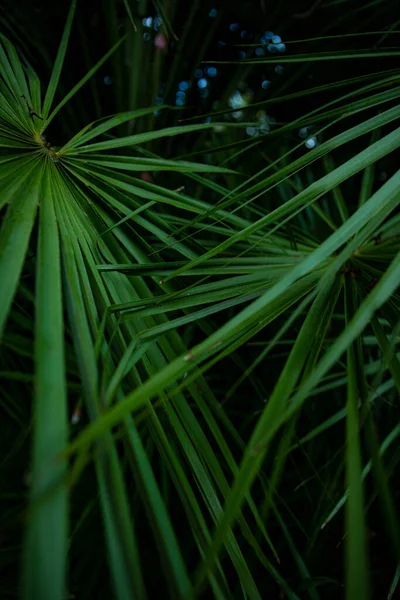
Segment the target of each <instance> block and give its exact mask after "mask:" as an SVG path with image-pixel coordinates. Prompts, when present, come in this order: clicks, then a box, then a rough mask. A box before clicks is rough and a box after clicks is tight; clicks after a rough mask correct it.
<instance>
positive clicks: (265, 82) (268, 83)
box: [261, 79, 271, 90]
mask: <svg viewBox="0 0 400 600" xmlns="http://www.w3.org/2000/svg"><path fill="white" fill-rule="evenodd" d="M270 85H271V82H270V81H268V79H264V81H263V82H262V84H261V87H262V89H263V90H266V89H267V87H268V86H270Z"/></svg>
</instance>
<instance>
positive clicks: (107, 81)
mask: <svg viewBox="0 0 400 600" xmlns="http://www.w3.org/2000/svg"><path fill="white" fill-rule="evenodd" d="M103 81H104V85H111V84H112V79H111V77H110V76H109V75H106V76H105V77H104V79H103Z"/></svg>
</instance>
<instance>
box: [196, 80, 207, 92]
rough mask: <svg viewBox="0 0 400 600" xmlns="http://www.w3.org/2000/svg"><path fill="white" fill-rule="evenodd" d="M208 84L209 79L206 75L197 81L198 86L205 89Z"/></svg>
mask: <svg viewBox="0 0 400 600" xmlns="http://www.w3.org/2000/svg"><path fill="white" fill-rule="evenodd" d="M207 85H208V81H207V79H205V78H204V77H202V78H201V79H199V80H198V82H197V86H198V87H199V88H200V89H201V90H203V89H204V88H206V87H207Z"/></svg>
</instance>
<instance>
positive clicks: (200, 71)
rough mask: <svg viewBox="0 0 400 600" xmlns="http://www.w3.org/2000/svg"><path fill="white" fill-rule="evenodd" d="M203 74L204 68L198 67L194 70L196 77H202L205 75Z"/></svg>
mask: <svg viewBox="0 0 400 600" xmlns="http://www.w3.org/2000/svg"><path fill="white" fill-rule="evenodd" d="M203 75H204V73H203V69H196V70H195V72H194V76H195V77H196V79H200V77H203Z"/></svg>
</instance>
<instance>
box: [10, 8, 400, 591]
mask: <svg viewBox="0 0 400 600" xmlns="http://www.w3.org/2000/svg"><path fill="white" fill-rule="evenodd" d="M75 4H76V3H75V1H73V2H72V4H71V8H70V12H69V15H68V18H67V21H66V25H65V29H64V33H63V36H62V40H61V43H60V46H59V50H58V53H57V57H56V60H55V62H54V66H53V69H52V73H51V77H50V80H49V84H48V86H47V88H46V92H45V93H44V94H42V85H41V81H40V79H39V77H38V75H37V74H36V72H35V71H34V69H33V67H32V66H31V64H30V62H28V60H27V58H26V56H25V55H24V54H23V53H21V54H18V53H17V51H16V49H15V47H14V45H13V44H12V43H11V42H10V41H9V40H8V39H7V38H6V37H4V36H1V43H0V66H1V79H0V129H1V137H0V178H1V183H2V185H1V192H0V206H1V208H2V215H1V229H0V282H1V287H0V335H1V347H0V376H1V378H2V381H3V386H2V392H1V399H2V407H3V413H4V420H3V424H2V428H3V436H2V439H1V444H2V463H3V473H4V475H3V476H2V478H3V483H4V487H5V489H6V492H5V494H4V496H3V497H2V502H3V508H4V510H3V515H4V516H3V529H4V531H5V534H4V535H5V539H6V543H7V548H8V551H9V556H11V561H10V558H8V559H7V560H6V559H4V563H3V566H4V565H5V566H8V565H10V564H12V566H13V568H12V569H11V570H10V571H9V576H8V578H7V580H6V582H5V584H4V586H3V589H2V590H0V592H1V594H3V596H4V597H12V596H13V594H14V592H15V581H16V580H17V577H18V575H17V574H16V568H17V567H16V564H17V563H18V560H19V556H20V554H21V553H20V550H19V545H20V539H21V538H23V540H24V541H23V546H24V549H23V552H22V554H23V558H22V579H21V581H22V593H23V597H24V598H26V599H28V598H41V599H43V600H46V599H49V600H58V599H61V598H65V597H77V598H79V597H84V598H86V597H88V598H89V597H96V598H103V597H104V598H105V597H107V598H108V597H110V593H112V594H113V595H114V597H115V598H118V600H125V599H126V600H128V599H130V598H145V597H152V596H154V597H157V595H158V594H159V590H160V586H162V589H163V590H164V588H165V590H166V591H163V592H162V594H163V596H166V597H171V598H182V599H186V598H195V597H200V596H201V595H204V596H207V595H208V596H209V597H213V598H214V597H215V598H218V599H225V598H251V599H257V598H264V597H266V596H267V595H268V594H271V597H278V595H279V594H280V593H282V594H284V595H285V596H284V597H287V598H289V599H291V600H295V599H298V598H303V597H310V598H312V600H317V599H318V598H325V597H327V595H326V594H328V593H330V590H332V594H333V597H338V595H342V594H343V592H342V589H341V587H340V586H341V569H340V568H337V567H336V566H335V567H333V568H332V569H328V567H327V563H329V562H331V560H330V559H329V560H326V561H325V562H321V559H320V556H319V554H320V548H321V547H323V545H324V542H323V541H321V536H323V535H324V533H325V532H324V531H322V532H321V531H320V530H321V527H322V528H323V529H324V530H325V531H326V530H327V529H328V528H329V526H330V523H331V521H333V523H334V520H333V519H334V517H336V515H337V514H338V513H340V510H341V508H342V507H343V506H344V505H345V507H346V518H345V522H344V532H343V533H344V535H345V541H344V545H345V548H346V560H345V562H344V564H345V566H346V578H345V588H346V597H347V598H348V599H350V598H351V599H353V598H368V597H369V596H370V595H371V594H372V593H373V590H375V589H376V586H377V585H379V584H380V580H378V583H377V580H376V578H374V579H373V581H372V582H371V580H370V579H371V578H370V573H369V564H368V543H367V539H366V538H367V529H366V516H365V513H366V500H365V496H366V491H365V489H364V483H363V481H364V479H365V478H366V477H367V475H368V474H369V472H370V471H372V474H373V477H374V480H373V481H374V483H373V484H371V487H370V488H368V489H367V493H368V496H369V497H370V498H371V502H372V500H373V499H374V497H375V495H377V496H378V499H379V502H380V507H381V514H382V515H383V516H384V520H385V524H386V531H387V533H386V534H385V535H386V536H387V537H385V538H384V539H385V540H386V539H388V540H390V542H391V544H392V547H393V552H391V553H390V557H391V560H392V564H391V565H390V566H391V571H390V574H389V575H387V577H386V581H387V583H389V582H390V578H391V577H393V575H394V574H395V573H396V575H395V580H394V581H395V582H396V581H397V579H396V577H398V573H397V572H396V565H398V564H399V563H400V534H399V522H398V516H397V509H396V503H395V499H394V493H393V489H392V487H391V485H390V482H389V480H388V479H389V474H390V473H392V472H394V471H395V468H396V467H397V463H398V452H396V445H397V438H398V435H399V433H400V428H399V425H398V423H397V415H398V406H397V404H395V403H391V402H390V400H391V398H392V396H393V398H395V399H396V401H397V400H398V391H399V390H400V367H399V362H398V361H399V356H398V351H397V344H398V341H399V327H400V321H399V316H398V308H399V296H398V288H399V275H400V253H399V241H398V240H399V224H400V220H399V215H398V202H399V194H400V173H399V171H398V170H397V166H396V158H395V156H396V155H395V151H396V150H398V148H399V146H400V129H399V128H396V127H395V125H396V123H395V122H396V120H398V119H399V117H400V107H399V104H398V98H399V96H400V88H399V71H398V69H393V70H390V71H383V70H381V71H379V70H377V71H376V72H373V73H367V74H364V75H360V77H359V78H358V79H357V80H356V82H354V80H349V79H347V80H344V81H339V82H330V83H327V84H325V85H324V86H319V87H317V88H316V89H314V90H313V89H311V90H310V89H308V90H303V91H300V92H293V93H291V92H289V93H287V94H286V95H282V96H275V97H272V98H268V99H267V100H264V101H263V106H266V105H269V104H272V103H279V102H284V101H286V102H290V101H291V100H293V99H296V98H298V97H304V96H308V95H312V94H318V93H326V92H328V93H329V94H331V93H332V91H334V92H335V95H334V97H333V98H331V99H330V100H329V101H327V102H326V103H322V104H321V105H320V106H318V107H317V108H314V109H313V110H312V111H309V112H308V113H307V114H302V115H301V116H300V117H295V118H293V119H291V120H289V121H288V122H286V123H280V122H275V124H274V123H273V121H270V126H269V127H268V130H267V129H266V131H265V133H266V135H259V136H258V137H253V133H254V130H257V132H258V131H259V129H260V123H259V122H257V111H258V110H259V106H254V105H253V104H250V105H249V106H248V107H243V110H244V111H248V112H247V113H246V114H249V118H248V120H247V121H244V118H246V117H244V118H241V119H240V120H238V119H237V118H236V120H235V116H233V117H231V115H232V114H233V113H235V112H237V110H236V108H235V107H233V108H232V107H231V109H227V108H226V105H224V104H223V106H222V109H221V111H218V112H217V111H214V113H213V119H215V117H217V118H218V117H219V118H220V122H215V121H214V120H213V121H211V122H202V123H201V124H199V123H197V122H196V123H195V124H192V123H190V124H183V125H182V124H180V123H178V117H179V116H181V115H180V113H179V112H178V111H177V110H176V109H173V108H171V107H168V106H164V105H163V106H157V107H154V106H152V105H151V106H150V107H149V108H139V104H140V103H139V101H138V98H139V96H138V94H139V91H140V84H139V83H138V82H136V83H135V84H134V85H132V86H131V90H133V91H134V94H133V95H134V98H133V99H131V100H132V103H131V108H132V110H129V111H125V112H118V113H117V114H115V115H114V116H108V117H101V116H100V114H98V116H99V118H98V119H97V120H96V121H95V122H92V123H90V124H88V125H86V126H85V127H83V129H80V130H79V131H78V133H75V134H74V135H73V136H71V138H70V139H69V140H68V141H67V142H66V143H65V144H63V145H62V146H61V147H59V148H56V147H54V146H53V145H52V143H51V141H50V140H49V139H48V136H49V137H50V133H49V134H48V132H49V131H51V127H50V129H49V126H50V125H51V124H52V123H53V125H54V122H55V120H57V121H58V122H62V118H61V117H60V115H61V114H62V112H63V111H66V110H67V109H68V107H70V106H73V102H74V99H75V96H76V95H77V94H78V93H80V91H81V88H82V87H83V86H84V84H85V83H87V82H89V81H90V80H91V77H92V76H93V75H94V74H95V73H96V72H97V71H98V69H100V68H101V67H102V66H103V65H104V64H106V61H108V60H109V59H114V60H117V59H116V58H115V57H118V56H119V55H118V53H120V52H121V49H122V48H123V47H125V46H124V45H125V44H128V47H129V44H131V43H135V44H137V47H138V48H140V44H139V38H135V37H134V36H135V31H134V28H135V27H137V26H139V27H140V24H136V22H135V21H136V15H135V14H133V15H132V13H131V9H130V4H129V3H128V2H125V3H124V4H125V7H126V9H127V15H128V16H127V19H128V20H129V22H131V20H132V28H131V29H132V30H131V31H130V32H129V34H127V35H125V36H122V37H121V38H120V39H114V40H113V45H112V47H111V49H110V50H109V51H108V52H107V53H106V54H105V55H104V56H103V57H102V58H101V59H100V60H99V61H98V62H97V63H96V65H95V66H94V67H92V68H90V70H89V71H88V72H87V74H86V75H85V76H84V77H83V78H82V79H81V80H80V81H79V82H78V83H77V84H76V85H74V86H73V87H72V89H71V91H69V92H68V91H67V92H66V93H65V94H63V95H60V92H59V90H60V86H61V73H62V69H63V64H64V60H65V56H66V51H67V46H68V41H69V38H70V33H71V28H72V24H73V17H74V13H75ZM158 5H159V3H157V6H158ZM159 9H160V10H161V9H162V4H160V7H159ZM113 10H114V9H113V7H110V6H109V11H110V13H112V12H113ZM141 16H145V13H143V15H142V14H141ZM192 16H193V15H192ZM110 21H111V22H113V19H110ZM114 21H115V19H114ZM170 27H171V31H173V27H172V25H171V26H170ZM111 31H112V33H113V35H114V36H115V35H116V31H115V30H111ZM132 40H133V41H134V42H132ZM277 43H278V42H277ZM279 43H280V42H279ZM138 52H139V50H138ZM359 54H360V55H362V56H364V57H368V52H366V51H362V52H360V53H359ZM380 54H381V55H382V56H385V55H386V54H385V51H381V52H380ZM387 54H388V55H390V56H392V55H393V54H395V52H394V51H393V50H390V51H388V52H387ZM397 54H398V53H397ZM346 56H350V53H348V52H347V54H346V53H345V52H341V53H336V54H335V55H329V54H328V53H326V54H320V55H318V56H316V55H315V54H307V55H297V54H294V55H293V56H291V57H287V58H280V59H279V62H280V63H285V62H287V63H288V64H289V63H290V62H296V61H298V62H303V63H307V62H308V61H309V60H311V59H312V60H316V59H317V58H318V60H320V59H321V60H322V59H323V60H325V61H327V60H329V61H330V60H332V59H333V58H336V59H337V60H339V59H341V60H344V59H345V58H346ZM118 60H120V59H118ZM160 60H161V59H160ZM177 60H178V63H177V66H175V67H173V68H172V69H171V79H170V81H169V83H168V85H167V88H168V86H169V88H170V89H173V88H174V85H175V84H176V79H177V78H178V77H179V59H177ZM274 60H275V62H277V61H276V59H268V58H266V57H265V56H264V57H262V58H256V59H252V58H251V59H249V60H248V61H246V62H245V67H246V68H254V67H256V66H257V65H258V64H260V62H261V64H263V65H268V64H270V63H271V61H274ZM160 64H161V62H160ZM160 64H158V63H157V65H156V67H155V69H156V70H158V72H159V71H160ZM115 68H116V69H118V68H119V67H118V64H116V66H115ZM242 68H243V66H240V69H242ZM240 69H239V68H238V74H237V75H236V76H235V77H234V78H232V82H231V85H232V87H233V88H234V87H235V82H236V81H238V79H239V72H240ZM135 77H136V75H135ZM120 79H121V86H122V89H124V86H125V82H124V81H123V78H122V77H120ZM156 83H157V85H158V83H159V81H158V79H157V78H155V84H156ZM157 85H154V90H153V91H155V88H156V87H157ZM354 86H356V87H354ZM347 87H348V90H347V89H346V88H347ZM342 88H345V90H344V91H343V89H342ZM93 89H94V90H95V87H94V88H93ZM94 97H96V94H95V93H94ZM124 97H125V94H123V93H122V94H120V95H119V98H120V100H121V104H122V105H123V104H124V102H123V98H124ZM166 97H167V96H166ZM56 98H59V101H58V103H56ZM143 104H146V102H145V101H143ZM121 108H124V106H122V107H121ZM155 111H160V113H159V114H160V115H161V117H162V118H161V120H160V121H158V123H161V124H162V125H165V126H163V127H162V128H158V129H157V128H155V125H156V124H157V121H156V120H155V117H156V116H157V114H158V112H157V113H156V114H155ZM72 112H73V110H72ZM98 112H101V111H98ZM164 115H165V117H164ZM196 116H198V115H196ZM206 118H207V121H208V115H206ZM162 119H164V121H163V120H162ZM197 120H198V119H197ZM202 120H204V119H202ZM77 121H78V122H79V118H78V119H77ZM246 128H250V133H251V136H250V137H249V136H246V134H245V133H244V130H245V129H246ZM304 128H306V136H307V138H308V140H311V141H312V143H311V144H308V146H307V147H308V148H311V149H310V151H307V152H306V153H305V152H304V140H301V141H300V143H299V142H298V139H296V138H295V136H294V134H295V133H297V132H298V131H299V129H300V130H302V129H304ZM64 130H68V127H64ZM332 131H333V133H331V132H332ZM261 133H262V132H261ZM265 139H268V140H270V144H271V150H267V151H266V150H265V149H264V147H263V142H264V140H265ZM177 140H184V141H183V142H181V143H180V145H179V150H178V151H175V152H172V151H171V148H173V147H174V144H178V141H177ZM163 141H167V142H168V149H169V151H170V152H169V153H168V152H167V151H165V153H164V150H166V148H167V147H166V146H162V143H163ZM151 143H152V144H151ZM189 144H191V146H189ZM272 150H274V151H275V158H271V156H273V152H272ZM179 154H181V156H180V157H179ZM184 154H185V155H186V156H183V155H184ZM194 154H197V162H193V161H192V160H190V159H191V157H192V156H193V155H194ZM189 155H190V156H189ZM165 156H169V157H168V158H165ZM243 156H246V157H254V159H249V164H251V165H252V167H251V169H249V170H248V171H246V168H243V164H241V162H240V161H241V158H242V157H243ZM276 156H277V158H276ZM377 164H378V165H380V164H384V165H385V167H384V168H385V173H384V175H383V176H382V171H381V170H380V169H377ZM246 166H248V165H247V163H246ZM154 172H156V173H157V176H156V179H155V175H154ZM382 180H384V181H382ZM155 181H156V182H157V183H155ZM187 190H189V191H187ZM278 350H279V352H278ZM32 390H34V391H33V398H32V405H31V402H30V401H31V397H32ZM242 390H244V391H243V392H242ZM344 423H345V428H342V429H343V431H342V429H340V424H344ZM29 444H31V448H32V449H31V452H30V451H29ZM28 457H30V458H29V462H30V467H29V469H28V471H26V469H27V462H28ZM389 459H390V460H389ZM16 472H17V473H18V477H15V473H16ZM24 473H25V475H24ZM343 477H344V478H345V483H343V481H342V479H343ZM368 481H369V480H368ZM295 482H296V483H295ZM26 484H28V486H29V490H30V492H29V501H28V503H26V502H25V496H26V491H25V489H24V485H26ZM295 485H298V486H299V488H300V491H299V494H298V496H299V497H300V498H301V499H300V500H297V499H296V498H293V497H292V495H293V492H292V491H290V490H293V487H294V486H295ZM396 491H397V490H396ZM12 501H16V502H15V503H14V504H12V503H11V502H12ZM308 502H309V503H310V504H308ZM297 503H299V504H300V508H298V507H297V509H296V504H297ZM310 506H311V507H312V508H313V514H312V515H311V516H304V512H307V511H308V512H309V510H310ZM373 506H374V507H375V505H373ZM336 518H338V517H336ZM100 522H101V523H102V527H101V529H100V528H99V523H100ZM382 535H383V534H382ZM340 537H341V536H340V535H339V539H338V540H337V541H340ZM15 539H18V542H17V543H14V540H15ZM103 540H104V541H103ZM304 540H306V541H307V549H306V551H302V549H301V544H302V543H303V544H304ZM322 540H323V538H322ZM287 556H290V558H286V557H287ZM330 556H331V555H330ZM105 564H107V566H108V567H107V570H105V569H104V568H103V567H104V565H105ZM321 568H323V569H324V571H323V572H321V570H319V569H321ZM160 569H161V570H162V577H161V580H162V583H160V581H159V580H156V578H155V577H154V572H158V571H159V570H160ZM109 574H110V575H109ZM109 578H111V580H112V584H111V585H110V582H109ZM321 586H323V587H321ZM320 589H322V590H324V591H320ZM110 590H112V592H110ZM325 590H328V591H327V592H325Z"/></svg>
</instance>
